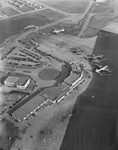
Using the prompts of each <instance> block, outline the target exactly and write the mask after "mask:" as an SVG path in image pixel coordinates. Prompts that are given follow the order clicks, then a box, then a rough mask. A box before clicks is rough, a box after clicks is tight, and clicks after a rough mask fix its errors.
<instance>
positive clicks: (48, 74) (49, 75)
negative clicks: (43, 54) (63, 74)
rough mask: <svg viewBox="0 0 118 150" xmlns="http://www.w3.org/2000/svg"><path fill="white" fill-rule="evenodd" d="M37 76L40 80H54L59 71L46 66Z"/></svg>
mask: <svg viewBox="0 0 118 150" xmlns="http://www.w3.org/2000/svg"><path fill="white" fill-rule="evenodd" d="M38 76H39V78H40V79H42V80H55V79H56V78H58V77H59V76H60V72H59V70H57V69H52V68H47V69H44V70H42V71H41V72H39V74H38Z"/></svg>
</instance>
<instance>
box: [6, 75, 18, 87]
mask: <svg viewBox="0 0 118 150" xmlns="http://www.w3.org/2000/svg"><path fill="white" fill-rule="evenodd" d="M18 80H19V77H16V76H8V77H7V78H6V80H5V81H4V85H5V86H9V87H13V86H15V84H16V82H17V81H18Z"/></svg>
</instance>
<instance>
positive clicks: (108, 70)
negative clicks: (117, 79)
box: [95, 66, 111, 75]
mask: <svg viewBox="0 0 118 150" xmlns="http://www.w3.org/2000/svg"><path fill="white" fill-rule="evenodd" d="M95 71H96V72H97V73H99V74H100V75H103V74H104V73H110V72H111V70H110V69H109V68H108V66H104V67H102V66H101V68H97V69H96V70H95Z"/></svg>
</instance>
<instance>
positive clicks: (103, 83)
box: [60, 32, 118, 150]
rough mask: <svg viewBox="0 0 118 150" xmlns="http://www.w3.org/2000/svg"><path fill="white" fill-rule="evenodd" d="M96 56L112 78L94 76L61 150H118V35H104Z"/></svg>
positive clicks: (79, 99)
mask: <svg viewBox="0 0 118 150" xmlns="http://www.w3.org/2000/svg"><path fill="white" fill-rule="evenodd" d="M93 53H94V54H103V55H104V57H105V58H107V59H106V60H105V61H103V62H101V64H102V65H108V66H109V67H110V69H111V70H112V75H104V76H100V75H99V74H94V75H93V79H92V81H91V83H90V85H89V87H88V89H87V90H86V91H85V92H83V93H82V94H81V95H80V96H79V97H78V98H77V100H76V104H75V106H74V109H73V116H72V117H71V118H70V122H69V124H68V127H67V130H66V133H65V136H64V139H63V142H62V145H61V147H60V150H118V124H117V123H118V119H117V118H118V115H117V112H118V111H117V110H118V35H116V34H112V33H108V32H100V33H99V35H98V38H97V41H96V44H95V47H94V51H93Z"/></svg>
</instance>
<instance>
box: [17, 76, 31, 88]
mask: <svg viewBox="0 0 118 150" xmlns="http://www.w3.org/2000/svg"><path fill="white" fill-rule="evenodd" d="M29 84H30V79H29V78H27V77H20V78H19V80H18V81H17V83H16V87H17V88H18V89H26V88H27V87H28V85H29Z"/></svg>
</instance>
